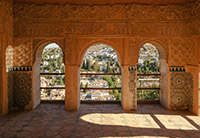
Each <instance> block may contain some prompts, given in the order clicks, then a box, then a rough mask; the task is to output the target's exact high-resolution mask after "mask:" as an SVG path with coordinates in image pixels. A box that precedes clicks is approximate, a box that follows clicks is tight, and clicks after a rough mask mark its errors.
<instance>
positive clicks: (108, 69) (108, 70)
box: [107, 61, 111, 73]
mask: <svg viewBox="0 0 200 138" xmlns="http://www.w3.org/2000/svg"><path fill="white" fill-rule="evenodd" d="M107 73H111V69H110V61H108V62H107Z"/></svg>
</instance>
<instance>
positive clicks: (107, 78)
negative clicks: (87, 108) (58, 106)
mask: <svg viewBox="0 0 200 138" xmlns="http://www.w3.org/2000/svg"><path fill="white" fill-rule="evenodd" d="M80 100H82V101H88V100H92V101H120V100H121V67H120V64H119V61H118V56H117V54H116V52H115V50H114V49H113V48H112V47H110V46H108V45H106V44H103V43H98V44H95V45H92V46H91V47H90V48H89V49H88V50H87V51H86V53H85V55H84V57H83V59H82V65H81V68H80Z"/></svg>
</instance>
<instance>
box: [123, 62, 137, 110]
mask: <svg viewBox="0 0 200 138" xmlns="http://www.w3.org/2000/svg"><path fill="white" fill-rule="evenodd" d="M122 68H123V73H122V75H123V79H122V106H123V109H124V110H136V109H137V67H136V66H135V65H134V66H128V65H125V66H122Z"/></svg>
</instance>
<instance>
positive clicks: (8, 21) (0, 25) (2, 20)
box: [0, 0, 13, 114]
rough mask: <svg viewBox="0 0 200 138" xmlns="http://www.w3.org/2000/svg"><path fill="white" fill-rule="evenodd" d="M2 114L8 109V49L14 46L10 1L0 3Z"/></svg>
mask: <svg viewBox="0 0 200 138" xmlns="http://www.w3.org/2000/svg"><path fill="white" fill-rule="evenodd" d="M0 11H1V12H0V54H1V56H0V114H6V113H7V109H8V104H7V103H8V94H7V89H8V86H7V72H6V49H7V47H8V46H11V47H12V46H13V4H12V2H10V0H1V1H0Z"/></svg>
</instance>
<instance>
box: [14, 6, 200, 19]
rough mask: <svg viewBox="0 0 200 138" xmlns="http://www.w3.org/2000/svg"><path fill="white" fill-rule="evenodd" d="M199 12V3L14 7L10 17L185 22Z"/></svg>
mask: <svg viewBox="0 0 200 138" xmlns="http://www.w3.org/2000/svg"><path fill="white" fill-rule="evenodd" d="M193 7H196V9H194V8H193ZM199 9H200V8H199V7H198V3H186V4H168V5H145V4H112V5H111V4H108V5H71V4H60V5H59V4H57V5H55V4H43V5H37V4H22V3H15V4H14V12H13V13H14V18H15V20H16V21H22V20H26V21H54V22H56V21H61V20H62V21H93V20H96V21H104V20H106V21H112V20H116V21H130V20H134V21H141V20H145V21H155V20H156V21H185V20H189V19H191V18H194V17H196V16H197V14H198V11H199ZM177 13H178V14H177Z"/></svg>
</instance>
